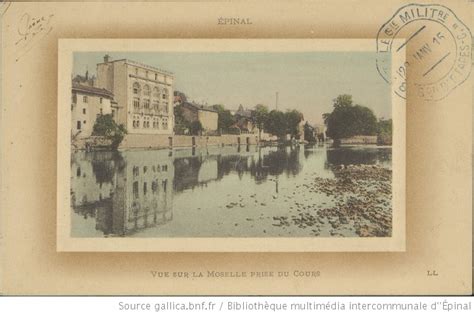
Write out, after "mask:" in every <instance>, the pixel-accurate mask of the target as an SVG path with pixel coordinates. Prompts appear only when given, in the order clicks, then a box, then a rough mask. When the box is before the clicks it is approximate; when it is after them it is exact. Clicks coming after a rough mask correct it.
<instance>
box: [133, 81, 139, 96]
mask: <svg viewBox="0 0 474 315" xmlns="http://www.w3.org/2000/svg"><path fill="white" fill-rule="evenodd" d="M138 93H140V84H139V83H138V82H135V83H133V94H138Z"/></svg>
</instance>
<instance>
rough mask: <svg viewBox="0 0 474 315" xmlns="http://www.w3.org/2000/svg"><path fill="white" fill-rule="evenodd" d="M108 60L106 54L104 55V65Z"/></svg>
mask: <svg viewBox="0 0 474 315" xmlns="http://www.w3.org/2000/svg"><path fill="white" fill-rule="evenodd" d="M109 58H110V56H109V55H108V54H106V55H105V56H104V63H108V62H109Z"/></svg>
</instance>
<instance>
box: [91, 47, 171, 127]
mask: <svg viewBox="0 0 474 315" xmlns="http://www.w3.org/2000/svg"><path fill="white" fill-rule="evenodd" d="M173 81H174V76H173V74H172V73H171V72H167V71H164V70H161V69H158V68H155V67H152V66H149V65H145V64H141V63H138V62H135V61H131V60H128V59H120V60H110V57H109V56H108V55H105V56H104V62H103V63H99V64H98V65H97V86H98V87H99V88H104V89H106V90H109V91H111V92H112V93H113V94H114V98H115V100H116V101H117V103H118V108H119V110H118V112H117V116H116V121H117V123H119V124H124V125H125V127H126V128H127V131H128V133H129V134H151V135H153V134H164V135H172V134H173V125H174V115H173Z"/></svg>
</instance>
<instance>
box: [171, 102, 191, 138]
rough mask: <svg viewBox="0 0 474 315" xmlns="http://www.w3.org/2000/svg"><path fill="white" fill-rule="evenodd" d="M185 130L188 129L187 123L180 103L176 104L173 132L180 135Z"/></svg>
mask: <svg viewBox="0 0 474 315" xmlns="http://www.w3.org/2000/svg"><path fill="white" fill-rule="evenodd" d="M187 130H189V123H188V122H187V121H186V119H185V118H184V115H183V108H182V105H177V106H175V107H174V132H175V133H176V134H178V135H182V134H185V133H186V131H187Z"/></svg>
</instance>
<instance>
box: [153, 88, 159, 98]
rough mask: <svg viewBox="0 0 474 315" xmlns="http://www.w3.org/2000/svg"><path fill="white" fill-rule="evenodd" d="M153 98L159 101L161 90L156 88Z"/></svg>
mask: <svg viewBox="0 0 474 315" xmlns="http://www.w3.org/2000/svg"><path fill="white" fill-rule="evenodd" d="M153 98H156V100H157V101H159V99H160V90H159V89H158V88H157V87H156V86H155V87H154V88H153Z"/></svg>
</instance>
